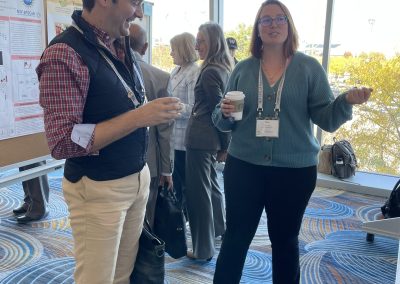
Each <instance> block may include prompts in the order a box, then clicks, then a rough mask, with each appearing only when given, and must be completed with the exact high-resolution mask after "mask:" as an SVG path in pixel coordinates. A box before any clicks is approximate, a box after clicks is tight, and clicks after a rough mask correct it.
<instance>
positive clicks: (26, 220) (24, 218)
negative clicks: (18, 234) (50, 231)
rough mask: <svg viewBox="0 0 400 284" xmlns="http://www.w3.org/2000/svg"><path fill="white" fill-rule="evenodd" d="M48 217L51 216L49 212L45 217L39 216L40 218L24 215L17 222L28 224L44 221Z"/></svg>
mask: <svg viewBox="0 0 400 284" xmlns="http://www.w3.org/2000/svg"><path fill="white" fill-rule="evenodd" d="M47 215H49V211H46V212H45V213H44V214H43V215H41V216H38V217H31V216H29V215H26V214H24V215H21V216H18V217H17V222H18V224H27V223H29V222H32V221H38V220H40V219H44V218H46V217H47Z"/></svg>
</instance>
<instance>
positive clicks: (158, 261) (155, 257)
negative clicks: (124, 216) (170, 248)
mask: <svg viewBox="0 0 400 284" xmlns="http://www.w3.org/2000/svg"><path fill="white" fill-rule="evenodd" d="M164 256H165V243H164V241H163V240H162V239H160V238H159V237H157V236H156V235H155V234H154V233H153V232H152V230H151V228H150V225H149V223H148V222H147V220H146V221H145V222H144V224H143V231H142V234H141V235H140V239H139V250H138V254H137V256H136V262H135V266H134V268H133V271H132V274H131V276H130V284H162V283H164V277H165V267H164V263H165V259H164Z"/></svg>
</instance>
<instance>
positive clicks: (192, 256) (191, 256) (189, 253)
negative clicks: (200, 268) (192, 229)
mask: <svg viewBox="0 0 400 284" xmlns="http://www.w3.org/2000/svg"><path fill="white" fill-rule="evenodd" d="M186 256H187V258H190V259H192V260H205V261H211V259H212V258H213V257H210V258H197V257H195V256H194V254H193V251H191V250H189V251H187V253H186Z"/></svg>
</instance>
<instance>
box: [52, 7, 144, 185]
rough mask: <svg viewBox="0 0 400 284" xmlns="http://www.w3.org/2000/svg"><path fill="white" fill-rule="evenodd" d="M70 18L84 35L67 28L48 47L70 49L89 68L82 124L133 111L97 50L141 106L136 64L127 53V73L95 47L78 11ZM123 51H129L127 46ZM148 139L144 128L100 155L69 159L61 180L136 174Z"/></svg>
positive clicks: (115, 76) (114, 59)
mask: <svg viewBox="0 0 400 284" xmlns="http://www.w3.org/2000/svg"><path fill="white" fill-rule="evenodd" d="M72 18H73V20H74V22H75V23H76V25H77V26H78V27H79V28H80V29H81V30H82V31H83V34H82V33H81V32H80V31H78V30H77V29H76V28H74V27H69V28H68V29H67V30H66V31H65V32H63V33H62V34H60V35H59V36H57V37H56V38H55V39H53V40H52V41H51V43H50V45H53V44H56V43H65V44H67V45H69V46H70V47H72V48H73V49H74V50H75V51H76V52H77V53H78V54H79V55H80V56H81V58H82V60H83V61H84V62H85V64H86V66H87V67H88V68H89V74H90V85H89V92H88V95H87V99H86V103H85V108H84V112H83V123H93V124H97V123H99V122H102V121H105V120H108V119H111V118H113V117H116V116H118V115H120V114H123V113H125V112H127V111H130V110H132V109H134V108H135V106H134V104H133V103H132V101H131V100H130V99H129V98H128V96H127V92H126V90H125V88H124V86H123V84H122V83H121V81H120V80H119V79H118V77H117V75H116V74H115V72H114V71H113V70H112V68H111V67H110V65H109V64H108V63H107V62H106V61H105V60H104V58H103V57H102V56H101V55H100V53H99V52H98V50H97V48H99V49H102V50H103V51H104V53H105V54H106V55H107V56H108V57H109V58H110V59H111V60H112V62H113V63H114V65H115V67H116V68H117V70H118V72H119V73H120V75H121V76H122V78H123V79H124V80H125V82H126V83H127V84H128V86H129V87H130V88H131V89H132V90H133V91H134V93H135V95H136V98H137V99H138V100H139V102H143V100H144V93H143V90H142V89H141V86H140V83H139V79H138V77H137V75H136V73H135V72H134V71H133V64H136V62H134V60H133V58H132V56H131V53H130V52H127V53H126V56H127V57H128V58H127V62H128V63H127V65H128V66H130V68H129V70H128V68H127V67H126V66H125V65H124V64H123V63H122V62H121V61H119V60H118V59H116V58H115V57H114V56H113V55H112V54H111V53H110V52H109V51H108V50H107V49H105V48H103V47H102V46H101V45H99V44H98V43H97V39H96V36H95V34H94V33H93V32H92V30H91V28H90V27H89V26H88V25H87V23H86V22H85V21H83V20H82V18H81V11H75V12H74V14H73V16H72ZM126 48H127V49H126V50H130V49H129V43H128V42H126ZM136 66H137V65H136ZM138 70H140V69H139V68H138ZM147 136H148V134H147V128H140V129H137V130H136V131H134V132H133V133H131V134H129V135H127V136H125V137H124V138H121V139H119V140H118V141H115V142H113V143H112V144H110V145H108V146H106V147H104V148H103V149H101V150H100V152H99V155H91V156H84V157H77V158H69V159H67V160H66V162H65V168H64V176H65V178H66V179H68V180H69V181H70V182H77V181H79V180H80V179H81V178H82V177H83V176H87V177H89V178H90V179H93V180H97V181H104V180H112V179H118V178H122V177H125V176H128V175H130V174H133V173H137V172H139V171H140V170H142V168H143V167H144V165H145V163H146V161H145V156H146V150H147V139H148V137H147Z"/></svg>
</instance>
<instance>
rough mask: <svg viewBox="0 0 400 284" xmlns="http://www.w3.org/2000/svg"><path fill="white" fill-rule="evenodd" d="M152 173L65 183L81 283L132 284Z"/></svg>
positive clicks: (66, 181) (64, 180)
mask: <svg viewBox="0 0 400 284" xmlns="http://www.w3.org/2000/svg"><path fill="white" fill-rule="evenodd" d="M149 184H150V173H149V169H148V167H147V165H146V166H145V167H144V168H143V170H142V171H141V172H140V173H136V174H133V175H130V176H127V177H124V178H121V179H117V180H109V181H93V180H91V179H89V178H87V177H83V178H82V179H81V180H80V181H78V182H77V183H71V182H69V181H68V180H66V179H65V178H64V179H63V191H64V197H65V200H66V202H67V204H68V209H69V213H70V216H69V218H70V220H71V228H72V235H73V238H74V254H75V261H76V268H75V274H74V278H75V282H76V283H77V284H111V283H118V284H120V283H129V276H130V274H131V272H132V270H133V266H134V263H135V259H136V254H137V251H138V245H139V243H138V241H139V237H140V234H141V231H142V226H143V219H144V215H145V209H146V203H147V198H148V194H149Z"/></svg>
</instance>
